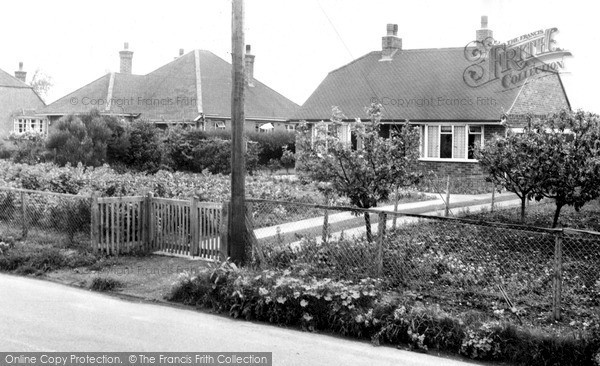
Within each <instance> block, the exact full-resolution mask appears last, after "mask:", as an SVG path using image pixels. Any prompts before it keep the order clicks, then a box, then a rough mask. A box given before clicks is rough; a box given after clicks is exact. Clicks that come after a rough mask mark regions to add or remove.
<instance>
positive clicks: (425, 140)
mask: <svg viewBox="0 0 600 366" xmlns="http://www.w3.org/2000/svg"><path fill="white" fill-rule="evenodd" d="M421 126H422V128H421V130H420V132H421V133H422V136H421V138H420V145H419V150H420V158H419V160H421V161H436V162H467V163H476V162H478V160H477V159H469V134H470V130H471V127H481V145H480V146H481V147H484V146H485V124H482V123H456V124H450V123H443V122H440V123H425V124H422V125H421ZM429 127H436V128H437V132H436V133H437V145H438V151H437V157H429V156H427V155H428V153H429V133H430V131H429ZM443 127H451V129H452V132H451V133H449V132H444V133H442V128H443ZM455 127H464V128H465V129H464V134H465V136H464V143H465V146H464V151H465V155H464V156H462V157H457V156H455V146H454V144H455V142H456V133H457V132H456V129H455ZM442 134H451V135H452V154H451V157H450V158H442V157H441V152H442V151H441V149H442Z"/></svg>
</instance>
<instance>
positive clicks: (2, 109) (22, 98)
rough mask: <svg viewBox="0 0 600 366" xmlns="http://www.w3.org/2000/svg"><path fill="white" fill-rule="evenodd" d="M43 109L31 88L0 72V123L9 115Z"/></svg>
mask: <svg viewBox="0 0 600 366" xmlns="http://www.w3.org/2000/svg"><path fill="white" fill-rule="evenodd" d="M42 107H44V102H43V101H42V99H41V98H40V97H39V96H38V95H37V93H36V92H35V91H34V90H33V88H32V87H31V86H29V85H27V84H25V83H24V82H22V81H21V80H18V79H16V78H14V77H13V76H12V75H10V74H8V73H6V72H5V71H3V70H0V123H4V122H5V119H6V118H7V117H9V116H11V115H15V114H21V113H24V112H25V111H31V110H34V109H37V108H42Z"/></svg>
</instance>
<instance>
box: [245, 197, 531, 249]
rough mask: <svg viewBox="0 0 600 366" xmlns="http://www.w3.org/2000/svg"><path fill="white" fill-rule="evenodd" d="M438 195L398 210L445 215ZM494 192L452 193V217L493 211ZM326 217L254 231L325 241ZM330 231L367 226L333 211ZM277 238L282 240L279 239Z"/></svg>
mask: <svg viewBox="0 0 600 366" xmlns="http://www.w3.org/2000/svg"><path fill="white" fill-rule="evenodd" d="M432 196H434V197H435V198H434V199H432V200H429V201H418V202H409V203H403V204H400V205H398V209H397V211H396V212H402V213H406V214H420V215H428V216H442V215H444V211H445V202H444V200H445V196H443V197H440V196H439V195H432ZM491 202H492V195H491V193H484V194H479V195H458V194H457V195H451V196H450V213H451V214H450V216H451V217H452V216H459V215H460V212H461V211H464V210H468V211H469V212H478V211H482V210H485V209H487V210H489V209H490V208H491ZM520 204H521V201H520V200H519V198H518V197H517V196H516V195H515V194H514V193H510V192H507V193H501V194H496V195H495V197H494V207H495V208H504V207H512V206H518V205H520ZM376 209H378V210H387V211H394V206H393V205H391V206H382V207H377V208H376ZM391 216H392V215H389V216H388V219H389V220H388V222H387V225H388V227H390V226H391V225H392V223H393V218H392V217H391ZM323 219H324V217H323V216H318V217H314V218H310V219H305V220H299V221H294V222H289V223H284V224H280V225H274V226H269V227H265V228H259V229H256V230H254V234H255V236H256V238H257V239H258V240H261V239H262V240H266V241H273V240H281V239H283V240H284V241H285V242H288V243H296V242H297V240H293V239H294V238H297V237H298V236H301V237H311V238H315V239H316V240H317V241H320V240H321V236H320V235H321V232H320V231H322V227H323ZM372 220H373V222H374V223H373V224H372V226H371V227H372V230H373V232H377V230H378V223H377V222H376V221H377V218H376V217H373V219H372ZM416 220H418V219H416V218H411V217H402V216H397V220H396V224H397V225H402V224H406V223H411V222H415V221H416ZM328 223H329V225H330V228H331V230H330V232H331V236H332V238H336V237H339V236H340V235H341V234H342V232H343V233H344V235H348V236H360V235H362V234H364V233H365V226H364V221H363V218H362V216H361V217H357V216H355V215H353V214H352V213H351V212H340V213H332V214H330V215H329V217H328ZM277 237H279V238H281V239H277Z"/></svg>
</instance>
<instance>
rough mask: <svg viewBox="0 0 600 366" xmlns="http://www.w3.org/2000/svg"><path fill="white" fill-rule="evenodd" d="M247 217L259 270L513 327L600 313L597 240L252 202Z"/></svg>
mask: <svg viewBox="0 0 600 366" xmlns="http://www.w3.org/2000/svg"><path fill="white" fill-rule="evenodd" d="M247 212H248V216H249V219H248V222H249V224H250V225H252V228H253V230H250V231H249V233H250V235H251V236H252V237H251V238H250V241H251V242H252V243H253V245H252V258H253V261H254V262H255V263H257V264H259V265H261V266H262V267H263V268H273V267H280V268H282V267H290V266H296V267H302V266H304V267H306V268H307V269H309V270H310V271H311V273H313V274H314V275H317V276H321V277H329V278H336V279H360V278H365V277H380V278H383V279H384V280H385V281H386V283H387V285H389V286H390V287H392V288H401V289H403V290H405V291H411V292H412V293H414V294H415V296H417V297H420V298H424V299H427V301H433V302H434V303H445V304H453V305H452V306H458V307H460V306H464V309H465V310H466V309H469V308H473V307H474V308H478V307H485V308H487V309H491V310H497V311H503V310H502V309H505V308H506V307H507V305H508V308H509V309H510V310H511V311H512V312H513V313H514V316H517V317H518V318H519V320H521V318H523V319H529V320H531V321H536V319H542V318H547V317H548V313H552V314H554V317H555V318H560V317H561V316H562V317H564V318H568V319H585V318H586V317H588V316H589V317H593V316H597V315H598V314H600V275H599V274H598V268H600V233H595V232H584V231H577V230H570V229H564V230H563V229H546V228H535V227H525V226H518V225H509V224H500V223H489V222H481V221H473V220H465V219H456V218H445V217H436V216H423V215H410V214H402V213H394V212H388V211H378V210H371V211H367V210H356V209H351V208H340V207H326V206H316V205H307V204H297V203H287V202H274V201H259V200H251V201H250V202H249V204H248V208H247ZM365 214H366V215H367V217H368V219H367V220H368V222H369V223H370V226H371V234H369V230H368V229H367V224H366V223H367V220H365ZM384 222H385V225H382V223H384ZM594 314H596V315H594Z"/></svg>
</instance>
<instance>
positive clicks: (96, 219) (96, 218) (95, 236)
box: [90, 193, 100, 252]
mask: <svg viewBox="0 0 600 366" xmlns="http://www.w3.org/2000/svg"><path fill="white" fill-rule="evenodd" d="M91 204H92V207H91V213H92V214H91V216H92V222H91V223H90V226H91V228H90V230H91V232H90V234H91V236H92V249H93V250H94V251H95V252H98V251H99V249H100V246H99V242H100V240H99V239H100V238H99V237H100V233H99V223H100V211H99V210H98V195H97V194H96V193H94V194H92V203H91Z"/></svg>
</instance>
